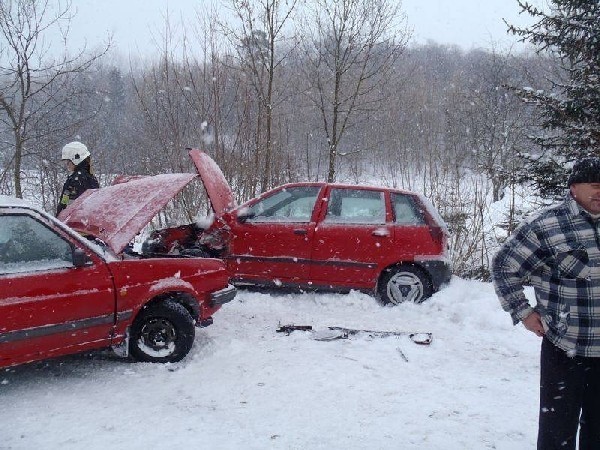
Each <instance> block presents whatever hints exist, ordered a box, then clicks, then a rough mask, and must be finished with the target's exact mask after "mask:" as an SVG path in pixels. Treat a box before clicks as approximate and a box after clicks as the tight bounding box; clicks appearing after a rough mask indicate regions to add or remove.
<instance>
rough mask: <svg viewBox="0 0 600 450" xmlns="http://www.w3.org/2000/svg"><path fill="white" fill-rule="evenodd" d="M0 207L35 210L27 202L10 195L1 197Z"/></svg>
mask: <svg viewBox="0 0 600 450" xmlns="http://www.w3.org/2000/svg"><path fill="white" fill-rule="evenodd" d="M0 206H1V207H6V206H8V207H19V208H33V205H32V204H31V203H29V202H28V201H27V200H24V199H22V198H17V197H13V196H10V195H0Z"/></svg>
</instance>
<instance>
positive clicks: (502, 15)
mask: <svg viewBox="0 0 600 450" xmlns="http://www.w3.org/2000/svg"><path fill="white" fill-rule="evenodd" d="M217 3H218V2H217ZM532 3H534V4H537V5H542V4H544V3H545V1H544V0H533V2H532ZM211 4H213V2H212V1H211V0H76V1H74V2H73V5H74V6H75V7H76V8H77V11H78V13H77V16H76V18H75V20H74V21H73V23H72V31H71V34H70V37H71V39H72V43H73V44H76V45H77V44H79V43H82V42H84V40H85V41H87V44H88V47H95V46H97V45H99V44H100V43H101V42H102V41H103V40H105V39H106V36H107V35H108V34H109V33H112V34H113V37H114V45H115V46H116V48H117V49H118V50H119V51H120V52H121V53H123V54H124V55H129V54H137V53H141V54H142V55H144V56H147V55H151V54H152V53H153V51H155V49H156V46H155V45H154V43H153V40H152V36H153V34H154V36H155V37H156V36H157V35H158V34H157V30H161V29H162V28H163V27H164V17H165V14H166V11H167V8H168V10H169V12H170V15H171V17H172V18H173V19H175V20H176V21H177V22H180V19H181V17H183V18H184V20H192V19H193V18H194V17H195V16H196V10H197V9H199V8H208V7H209V6H210V5H211ZM402 9H403V11H404V12H405V14H406V16H407V23H408V25H409V26H410V27H411V28H412V29H413V40H412V43H425V42H427V41H428V40H432V41H436V42H438V43H443V44H456V45H458V46H460V47H462V48H463V49H465V50H469V49H472V48H474V47H486V48H489V47H490V46H491V45H492V43H493V44H494V45H501V46H502V47H506V46H508V45H510V44H511V43H513V42H515V39H514V37H511V36H509V35H507V33H506V25H505V24H504V22H503V20H502V19H506V20H507V21H508V22H509V23H514V24H517V25H524V24H530V23H531V22H532V21H531V18H530V17H529V16H528V15H526V14H521V15H519V6H518V4H517V1H516V0H403V1H402ZM517 48H523V47H522V45H521V46H517Z"/></svg>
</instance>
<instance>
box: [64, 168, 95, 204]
mask: <svg viewBox="0 0 600 450" xmlns="http://www.w3.org/2000/svg"><path fill="white" fill-rule="evenodd" d="M99 187H100V185H99V184H98V180H97V179H96V177H95V176H94V175H92V174H91V173H89V172H88V171H87V170H85V169H84V168H82V167H76V168H75V170H74V171H73V173H72V174H71V175H69V176H68V177H67V181H65V184H64V185H63V189H62V194H61V195H60V202H59V203H58V208H57V210H56V215H58V214H59V213H60V212H61V211H62V210H63V209H65V208H66V207H67V205H68V204H69V203H70V202H71V201H73V200H75V199H76V198H77V197H79V196H80V195H81V194H83V193H84V192H85V191H86V190H87V189H98V188H99Z"/></svg>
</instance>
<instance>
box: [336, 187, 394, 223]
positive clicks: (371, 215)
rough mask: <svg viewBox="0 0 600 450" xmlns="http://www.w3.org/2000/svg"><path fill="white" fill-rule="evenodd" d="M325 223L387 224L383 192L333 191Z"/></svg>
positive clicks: (359, 190)
mask: <svg viewBox="0 0 600 450" xmlns="http://www.w3.org/2000/svg"><path fill="white" fill-rule="evenodd" d="M325 222H329V223H370V224H383V223H385V201H384V196H383V192H380V191H372V190H367V189H337V188H336V189H332V190H331V193H330V196H329V202H328V205H327V215H326V216H325Z"/></svg>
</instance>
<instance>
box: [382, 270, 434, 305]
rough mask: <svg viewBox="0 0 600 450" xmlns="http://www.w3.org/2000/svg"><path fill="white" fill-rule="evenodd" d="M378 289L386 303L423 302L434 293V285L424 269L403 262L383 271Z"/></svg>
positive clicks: (383, 301)
mask: <svg viewBox="0 0 600 450" xmlns="http://www.w3.org/2000/svg"><path fill="white" fill-rule="evenodd" d="M378 291H379V292H378V293H379V298H380V299H381V301H382V303H383V304H385V305H399V304H400V303H405V302H412V303H422V302H423V301H425V300H427V299H428V298H429V297H431V296H432V295H433V285H432V284H431V279H430V278H429V276H428V275H427V274H426V273H425V272H424V271H423V270H421V269H420V268H418V267H415V266H412V265H407V264H403V265H400V266H395V267H390V268H389V269H386V270H385V271H384V272H383V274H382V275H381V279H380V282H379V286H378Z"/></svg>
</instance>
